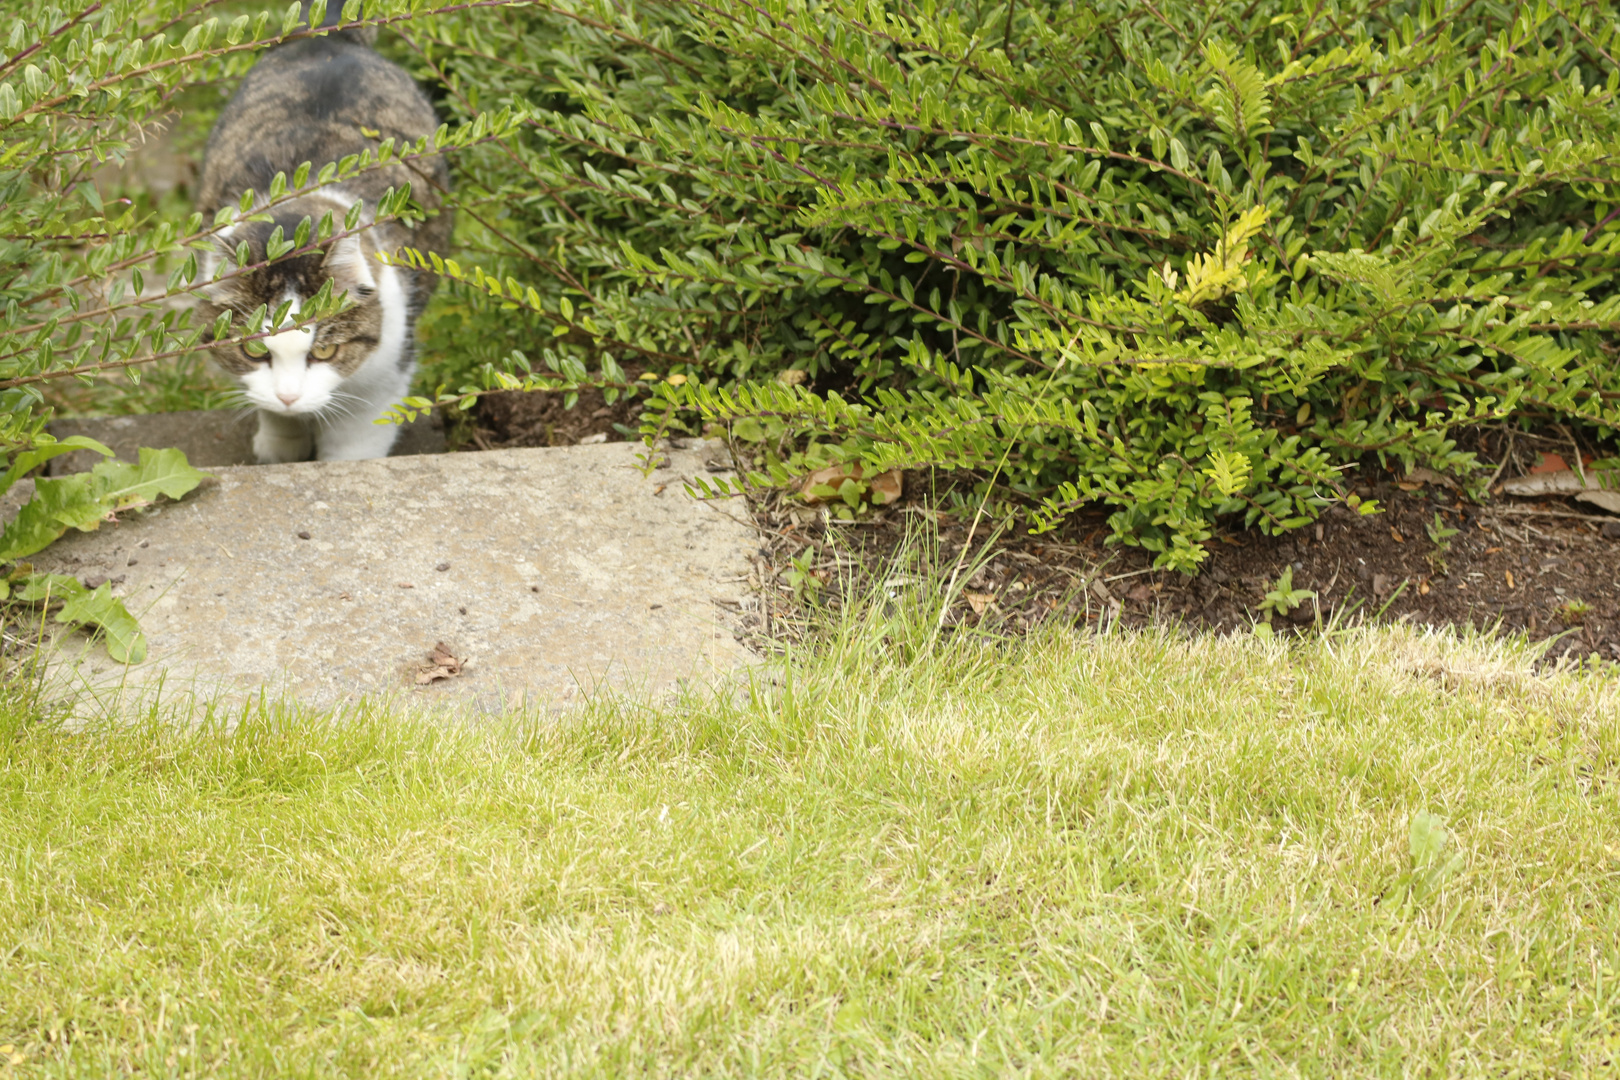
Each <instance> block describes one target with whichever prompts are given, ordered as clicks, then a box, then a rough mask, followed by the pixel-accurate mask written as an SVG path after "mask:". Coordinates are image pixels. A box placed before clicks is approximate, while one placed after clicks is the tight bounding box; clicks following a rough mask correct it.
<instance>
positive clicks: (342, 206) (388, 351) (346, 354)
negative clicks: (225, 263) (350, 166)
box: [197, 0, 451, 464]
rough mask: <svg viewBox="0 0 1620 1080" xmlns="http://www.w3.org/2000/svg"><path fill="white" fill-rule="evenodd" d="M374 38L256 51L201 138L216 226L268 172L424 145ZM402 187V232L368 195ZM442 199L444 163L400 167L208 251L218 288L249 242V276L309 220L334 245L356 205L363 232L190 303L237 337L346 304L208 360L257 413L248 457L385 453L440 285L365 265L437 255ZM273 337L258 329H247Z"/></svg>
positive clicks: (330, 191) (332, 7) (205, 195)
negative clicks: (316, 305) (278, 317)
mask: <svg viewBox="0 0 1620 1080" xmlns="http://www.w3.org/2000/svg"><path fill="white" fill-rule="evenodd" d="M341 7H342V3H341V0H332V2H331V3H330V4H329V5H328V13H327V17H326V19H325V21H324V22H323V23H322V26H332V25H334V24H336V23H337V22H338V21H339V20H340V8H341ZM309 9H310V0H304V19H305V25H307V24H308V20H309ZM375 36H376V32H375V30H374V29H370V28H351V29H347V30H341V31H334V32H329V33H327V34H326V35H324V36H319V37H314V36H312V37H303V38H298V39H295V40H293V41H289V42H287V43H285V44H282V45H278V46H276V47H275V48H273V49H271V50H269V51H268V52H267V53H265V55H264V56H263V57H262V58H261V59H260V60H259V62H258V63H257V64H255V65H254V67H253V68H252V70H250V71H249V72H248V74H247V76H246V77H245V78H244V79H243V80H242V84H241V86H240V87H239V88H238V89H237V91H236V94H235V96H233V97H232V98H231V100H230V101H229V103H227V104H226V106H225V108H224V110H223V111H222V112H221V113H220V116H219V120H218V122H217V123H216V124H215V125H214V129H213V132H212V133H211V134H210V135H209V138H208V144H207V148H206V150H205V151H204V157H203V170H202V178H201V181H200V183H199V185H198V198H197V204H198V209H199V210H201V211H202V212H203V213H204V214H205V215H209V216H211V215H213V214H214V213H216V212H217V211H218V210H219V209H220V208H221V207H223V206H235V205H236V204H237V202H238V201H239V200H240V198H241V196H242V193H243V192H245V191H247V190H248V189H250V188H251V189H252V190H253V191H254V192H255V195H256V199H257V200H258V203H259V206H260V207H262V206H263V205H264V203H265V195H266V193H267V192H268V191H269V190H270V185H271V181H272V179H273V178H274V176H275V175H276V173H278V172H284V173H286V174H287V178H288V183H291V181H292V177H293V173H294V171H295V170H296V169H297V168H298V167H299V166H300V165H301V164H303V163H304V162H311V163H312V164H313V168H312V170H311V172H312V174H314V173H318V172H319V171H320V169H321V167H322V166H323V165H325V164H327V163H328V162H334V161H337V160H339V159H341V158H343V157H344V156H346V155H348V154H358V153H360V152H361V151H363V150H365V149H367V148H373V149H375V147H376V146H377V144H378V143H380V142H381V141H382V140H384V139H387V138H392V139H393V140H394V144H395V146H396V147H401V146H406V145H408V144H414V143H415V142H416V141H417V140H418V139H420V138H422V137H423V136H428V137H430V138H431V136H432V135H433V133H434V132H435V131H437V130H438V127H439V118H438V116H437V114H436V113H435V112H434V109H433V106H432V104H431V103H430V102H429V101H428V99H427V96H426V95H425V94H424V93H423V92H422V90H421V88H420V87H419V86H417V85H416V82H415V81H414V80H413V79H412V78H411V77H410V76H409V75H408V74H406V73H405V71H404V70H403V69H401V68H399V67H397V66H396V65H394V64H392V63H390V62H389V61H387V60H385V59H383V58H382V57H381V56H379V55H378V54H377V53H375V52H373V51H372V49H371V43H372V41H373V40H374V39H375ZM406 184H409V185H411V198H412V200H413V201H414V202H415V203H416V204H417V205H419V206H420V207H422V208H423V209H424V210H425V211H426V212H427V214H428V216H427V218H426V219H425V220H422V221H418V222H417V223H416V224H415V225H414V226H409V227H408V226H405V225H403V224H401V223H399V222H397V221H384V222H380V223H379V222H375V221H374V218H373V213H374V211H375V207H376V203H377V200H378V198H379V197H380V196H381V195H382V194H383V193H384V192H385V191H386V190H387V189H388V188H390V187H392V188H395V189H396V190H398V189H402V188H403V187H404V186H405V185H406ZM449 187H450V176H449V169H448V167H447V166H446V165H445V162H444V159H443V158H442V157H440V156H437V155H434V156H431V157H428V158H426V159H417V160H415V161H413V162H411V163H409V164H405V163H401V162H399V161H397V160H396V161H393V162H390V163H389V164H388V165H386V166H384V167H381V168H372V169H370V170H369V171H363V172H361V173H359V174H357V175H355V176H353V177H351V178H350V179H348V180H345V181H342V182H338V183H332V184H328V185H326V186H325V187H322V188H319V189H317V190H315V191H312V192H310V193H308V194H306V195H302V196H300V197H298V198H296V199H293V200H291V201H287V202H283V203H280V204H279V205H277V206H275V207H273V208H270V209H269V210H268V211H267V213H269V214H270V215H271V216H272V217H273V218H274V220H273V221H262V222H246V221H243V222H238V223H236V224H235V225H232V226H229V227H227V228H226V229H222V230H221V232H220V234H219V239H218V245H217V246H218V250H217V251H215V252H212V253H210V257H209V258H206V259H203V260H201V261H200V266H201V271H202V274H203V276H204V279H205V280H208V279H212V277H213V275H214V273H215V270H216V268H217V266H218V265H219V261H220V260H221V259H226V260H230V259H234V254H232V253H234V252H235V250H236V248H237V246H238V245H239V244H241V243H242V242H243V241H246V242H247V245H248V248H249V250H250V252H251V256H250V260H249V264H248V265H252V264H254V263H258V262H262V261H263V260H264V258H265V249H266V244H267V242H268V240H269V239H270V236H271V233H272V231H273V230H274V229H275V228H276V227H277V226H279V227H280V228H281V231H282V235H283V237H284V238H285V239H287V240H291V239H292V238H293V235H294V231H295V230H296V229H297V227H298V223H299V221H300V220H301V219H303V218H304V217H309V218H310V219H311V224H312V226H313V225H315V224H318V223H319V222H320V220H321V217H322V215H324V214H326V213H328V212H330V213H331V215H332V222H333V232H334V234H336V233H341V232H343V231H344V229H343V221H344V215H345V214H346V213H347V212H348V211H349V209H350V208H351V207H352V206H353V205H354V203H355V202H356V201H357V200H364V203H365V207H364V210H363V212H362V213H363V216H362V218H361V222H362V226H361V231H359V232H356V233H354V234H353V235H350V236H347V237H340V236H334V238H333V239H331V240H329V241H328V242H326V243H325V244H324V245H321V246H319V247H317V248H316V249H315V250H312V251H310V252H307V253H305V254H301V255H298V256H296V257H289V258H284V259H283V260H281V261H278V262H276V263H273V264H272V265H270V266H266V267H262V268H260V269H257V270H254V271H252V272H251V273H247V274H235V273H233V272H232V271H231V270H230V269H228V270H227V272H226V275H225V276H223V277H222V278H220V280H218V281H213V282H212V283H211V284H208V285H205V286H204V287H203V288H202V289H201V290H199V296H200V304H199V307H200V314H201V316H202V318H203V319H204V320H205V324H211V323H212V322H213V320H214V319H216V318H218V316H219V314H220V313H221V312H223V311H226V310H229V311H232V312H234V313H236V315H237V316H238V321H237V330H236V331H235V332H236V333H238V334H240V333H241V332H243V324H242V321H241V319H242V318H245V317H246V316H249V315H251V314H252V313H253V312H254V311H255V310H256V309H258V307H259V306H260V305H261V304H263V305H266V310H267V311H269V312H271V313H274V312H275V310H276V308H277V307H278V306H279V305H281V304H282V303H285V302H286V301H289V300H290V301H292V309H291V310H292V312H293V313H294V314H296V312H297V311H298V310H299V307H300V305H301V304H303V303H305V302H307V301H308V300H309V298H310V297H311V296H313V295H314V294H315V293H316V292H317V291H318V290H319V289H320V288H321V286H322V285H323V284H324V283H325V282H326V280H327V279H330V280H331V281H332V295H333V296H336V295H338V294H339V293H340V292H345V291H346V292H347V293H348V297H349V300H350V301H351V304H350V306H349V307H347V308H346V309H345V310H342V311H340V312H338V313H337V314H335V315H332V316H329V317H327V318H324V319H322V320H320V321H319V322H318V323H312V324H309V325H306V326H302V327H295V326H292V325H291V323H292V322H293V319H292V318H291V317H289V319H288V323H287V324H284V325H285V326H286V329H283V330H282V331H281V332H280V333H275V334H272V335H271V336H267V337H264V338H261V339H259V340H257V341H251V342H247V343H245V344H244V345H219V346H215V347H214V349H213V352H214V359H215V361H216V362H217V363H218V364H219V365H220V366H221V367H223V368H224V369H225V370H226V371H227V372H229V373H230V374H232V375H234V376H235V377H236V378H237V379H238V380H239V381H240V383H241V386H242V390H243V396H244V397H245V398H246V399H247V400H248V401H249V402H250V403H252V404H253V405H255V406H257V408H258V410H259V428H258V432H257V434H256V435H255V436H254V439H253V452H254V455H255V457H257V458H258V460H259V461H260V462H261V463H265V464H268V463H273V462H283V461H306V460H308V459H309V458H310V457H311V456H314V457H317V458H319V459H321V460H353V459H358V458H373V457H384V456H386V455H387V454H388V451H389V450H390V449H391V448H392V446H393V443H394V437H395V435H396V434H397V433H398V431H399V426H398V425H397V424H377V423H374V421H375V420H376V419H377V418H378V417H380V416H382V415H383V414H384V413H385V412H386V411H387V410H388V409H389V408H390V407H391V406H393V405H395V404H397V403H398V402H399V401H400V399H401V398H403V397H404V396H405V394H406V392H407V391H408V390H409V388H410V382H411V376H412V375H413V374H414V372H415V369H416V358H415V349H414V344H415V340H414V339H415V326H416V318H417V315H418V314H420V312H421V310H422V306H423V305H424V304H425V303H426V302H427V299H428V297H429V296H430V295H432V292H433V289H434V287H435V286H436V285H437V284H438V281H437V278H436V276H435V275H434V274H432V273H431V272H429V271H426V270H418V269H414V268H412V267H409V266H393V265H385V264H383V263H381V262H379V261H378V260H377V258H376V257H375V256H376V254H377V253H378V252H385V253H392V252H394V251H397V250H398V249H399V248H401V247H406V246H409V247H413V248H416V249H417V250H419V251H424V252H427V251H433V252H438V253H440V254H443V253H444V251H445V249H446V247H447V246H448V242H449V239H450V228H451V214H450V213H449V212H448V211H447V210H445V211H441V210H440V205H441V202H442V195H443V194H444V193H447V192H448V191H449ZM312 235H313V228H312ZM273 329H275V328H274V327H271V326H270V325H269V320H268V319H266V321H265V323H264V325H263V326H262V327H252V328H247V332H258V331H261V330H262V331H270V330H273ZM210 340H211V338H210Z"/></svg>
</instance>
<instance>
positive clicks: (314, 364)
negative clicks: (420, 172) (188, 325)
mask: <svg viewBox="0 0 1620 1080" xmlns="http://www.w3.org/2000/svg"><path fill="white" fill-rule="evenodd" d="M301 216H302V215H292V216H288V217H287V218H286V219H285V220H283V219H281V218H278V219H277V220H276V221H275V222H250V223H244V224H241V225H237V226H235V227H233V228H232V229H231V230H229V231H228V232H226V233H225V234H222V236H221V241H222V243H223V246H225V247H228V248H233V249H234V248H235V246H236V245H237V244H239V243H241V242H242V241H244V240H245V241H247V243H248V246H249V248H250V250H251V252H252V257H251V261H250V265H251V263H254V262H259V261H262V260H263V258H264V251H265V242H266V241H267V240H268V238H269V236H270V233H271V230H273V229H274V228H275V227H276V225H278V224H279V225H280V226H281V227H282V231H283V235H285V236H288V237H291V236H292V235H293V230H294V229H295V228H296V227H297V225H298V221H299V218H300V217H301ZM369 256H370V253H369V250H368V245H367V244H366V243H365V242H364V239H363V238H362V237H347V238H345V239H342V240H337V241H333V242H332V243H330V244H328V245H327V246H326V248H325V249H324V250H317V251H313V252H310V253H308V254H305V255H300V256H298V257H296V258H291V259H286V260H284V261H281V262H278V263H275V264H274V265H272V266H267V267H264V268H262V269H258V270H255V271H253V272H252V273H249V274H239V275H236V276H233V277H228V278H225V279H223V280H221V281H219V282H216V283H214V284H213V285H210V286H208V287H207V288H206V289H204V290H203V292H202V295H203V298H204V299H203V303H202V305H201V307H202V310H201V312H200V314H201V315H202V317H203V318H204V319H205V320H207V321H208V322H212V320H213V319H215V318H217V317H218V316H219V313H220V312H222V311H225V310H227V309H228V310H230V311H232V312H234V313H235V314H236V315H237V317H238V326H239V327H240V326H241V322H240V320H241V319H244V318H246V317H247V316H249V315H251V314H252V313H253V312H254V311H255V310H257V309H258V308H259V306H260V305H261V304H262V305H264V307H265V310H266V312H267V313H268V314H267V317H266V320H265V322H264V324H263V325H261V326H258V327H252V328H251V329H252V330H256V331H273V330H275V329H276V327H273V326H271V325H270V322H269V319H270V318H271V317H273V316H274V314H275V311H276V309H277V308H278V307H280V306H281V305H282V304H284V303H287V302H289V301H290V302H291V304H292V307H291V310H290V313H289V314H288V316H287V320H286V322H284V323H283V324H282V325H283V329H282V330H281V332H280V333H272V334H271V335H270V336H268V337H265V338H261V339H259V340H257V341H249V342H246V343H244V344H242V345H219V346H215V348H214V358H215V360H216V361H217V362H218V363H219V365H220V366H221V367H223V368H224V369H225V370H226V371H229V372H230V373H231V374H233V375H235V376H236V377H237V378H238V379H239V380H241V383H242V388H243V391H244V393H245V394H246V396H247V398H248V400H249V401H250V402H252V403H253V404H254V405H256V406H257V407H259V408H261V409H264V410H267V411H269V412H273V413H280V414H282V415H286V416H314V415H319V414H321V413H326V412H334V411H336V412H341V411H342V393H341V391H340V390H339V387H340V386H341V385H342V383H343V381H344V380H345V379H347V378H348V377H349V376H351V375H353V374H354V373H355V371H357V370H358V369H359V368H360V367H361V365H363V364H364V363H365V362H366V360H367V359H368V358H370V357H371V355H372V354H373V353H374V352H375V351H376V350H377V347H378V345H379V344H380V343H381V340H382V337H383V325H384V322H385V319H384V315H385V307H386V301H387V300H388V299H389V297H388V296H386V295H385V294H386V293H387V292H389V287H390V286H395V282H394V279H393V275H392V273H391V271H390V270H389V268H387V267H384V266H381V265H380V264H375V270H374V269H373V265H374V264H372V263H371V260H370V257H369ZM204 270H205V271H211V267H208V266H206V265H205V266H204ZM384 277H385V278H387V280H380V278H384ZM329 278H330V279H331V281H332V295H333V296H336V295H338V294H339V293H342V292H347V293H348V295H349V300H350V306H349V307H347V308H345V309H344V310H342V311H340V312H338V313H337V314H335V315H329V316H327V317H326V318H324V319H321V320H320V321H319V322H314V323H309V324H306V325H304V326H295V325H294V324H295V323H296V322H297V317H298V313H299V311H300V309H301V308H302V307H303V306H304V304H305V303H306V302H307V301H308V300H309V298H310V297H312V296H314V295H315V294H316V293H317V292H318V291H319V290H320V288H321V286H322V285H324V284H325V283H326V281H327V279H329ZM393 291H395V292H397V291H398V289H397V286H395V287H394V289H393Z"/></svg>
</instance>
